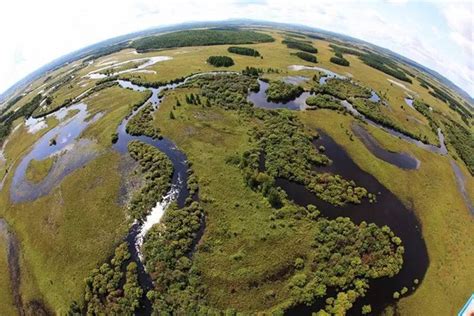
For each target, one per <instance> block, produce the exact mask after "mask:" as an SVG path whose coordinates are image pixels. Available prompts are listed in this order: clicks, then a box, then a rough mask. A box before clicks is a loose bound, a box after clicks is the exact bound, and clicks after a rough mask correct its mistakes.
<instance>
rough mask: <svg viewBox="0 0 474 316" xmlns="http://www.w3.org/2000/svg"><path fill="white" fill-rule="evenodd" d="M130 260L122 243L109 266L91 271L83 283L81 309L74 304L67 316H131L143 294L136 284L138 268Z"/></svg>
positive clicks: (125, 245)
mask: <svg viewBox="0 0 474 316" xmlns="http://www.w3.org/2000/svg"><path fill="white" fill-rule="evenodd" d="M129 259H130V253H129V252H128V249H127V243H122V244H121V245H119V246H118V247H117V248H116V249H115V255H114V257H113V258H112V260H110V263H104V264H102V265H101V266H100V267H99V268H97V269H94V270H92V272H91V274H90V275H89V276H88V277H87V279H86V280H85V283H86V287H85V294H84V306H80V305H79V304H78V303H77V302H74V303H73V304H72V305H71V310H70V311H69V315H83V314H87V315H112V314H113V315H133V314H134V312H135V311H136V309H137V308H138V307H139V306H140V300H141V298H142V295H143V290H142V288H141V287H140V285H139V284H138V277H137V264H136V263H135V262H130V260H129Z"/></svg>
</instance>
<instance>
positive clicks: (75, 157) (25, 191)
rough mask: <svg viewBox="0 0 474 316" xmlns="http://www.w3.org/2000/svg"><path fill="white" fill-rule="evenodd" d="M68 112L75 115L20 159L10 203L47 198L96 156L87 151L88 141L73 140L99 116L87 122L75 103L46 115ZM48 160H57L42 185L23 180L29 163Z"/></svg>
mask: <svg viewBox="0 0 474 316" xmlns="http://www.w3.org/2000/svg"><path fill="white" fill-rule="evenodd" d="M69 111H77V113H76V114H75V115H73V116H72V117H71V118H69V119H67V120H65V121H63V122H61V123H60V124H59V125H58V126H56V127H54V128H52V129H51V130H50V131H48V132H47V133H45V134H44V135H43V136H42V137H40V138H39V140H37V141H36V143H35V144H34V145H33V147H32V149H31V150H30V152H29V153H28V154H27V155H26V156H24V157H23V158H22V159H21V161H20V163H19V165H18V167H17V168H16V170H15V173H14V175H13V180H12V184H11V186H10V198H11V200H12V201H13V202H14V203H19V202H25V201H33V200H35V199H37V198H39V197H41V196H44V195H46V194H48V193H49V192H50V191H51V190H52V189H53V188H54V187H56V186H57V185H58V184H59V183H60V182H61V180H62V179H64V177H65V176H67V175H68V174H70V173H71V172H72V171H74V170H75V169H77V168H79V167H82V166H84V165H85V164H86V163H87V162H89V161H90V160H91V159H92V158H94V157H95V156H96V152H95V151H94V150H91V147H92V145H93V142H92V141H91V140H88V139H80V140H77V138H78V137H79V135H80V134H81V133H82V131H83V130H84V129H85V128H86V127H87V126H89V125H90V124H92V123H94V122H95V121H97V120H98V119H99V118H100V117H101V116H102V114H101V113H97V114H96V115H94V116H93V117H92V118H91V117H89V113H88V112H87V105H86V104H85V103H78V104H74V105H71V106H70V107H68V108H67V109H64V110H62V112H63V113H62V114H50V115H54V116H56V117H58V118H64V117H65V115H66V114H67V113H68V112H69ZM63 115H64V116H63ZM33 125H34V124H33ZM53 139H54V140H55V142H56V144H55V145H51V141H52V140H53ZM52 156H57V157H58V159H57V160H56V162H55V163H54V164H53V166H52V168H51V171H50V172H49V173H48V175H47V176H46V177H45V178H44V179H43V180H42V181H40V182H38V183H32V182H30V181H28V180H27V179H26V170H27V168H28V165H29V164H30V162H31V161H32V160H43V159H46V158H49V157H52Z"/></svg>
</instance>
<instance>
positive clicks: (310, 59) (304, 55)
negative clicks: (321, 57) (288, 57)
mask: <svg viewBox="0 0 474 316" xmlns="http://www.w3.org/2000/svg"><path fill="white" fill-rule="evenodd" d="M292 55H295V56H296V57H299V58H300V59H303V60H305V61H308V62H310V63H317V62H318V59H317V58H316V56H314V55H311V54H310V53H306V52H296V53H293V54H292Z"/></svg>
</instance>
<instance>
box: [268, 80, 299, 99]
mask: <svg viewBox="0 0 474 316" xmlns="http://www.w3.org/2000/svg"><path fill="white" fill-rule="evenodd" d="M266 93H267V100H269V101H273V102H287V101H290V100H293V99H295V98H297V97H299V96H300V95H301V94H302V93H303V88H301V87H300V86H295V85H293V84H290V83H286V82H283V81H271V82H270V85H269V86H268V89H267V91H266Z"/></svg>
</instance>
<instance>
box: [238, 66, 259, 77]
mask: <svg viewBox="0 0 474 316" xmlns="http://www.w3.org/2000/svg"><path fill="white" fill-rule="evenodd" d="M262 73H263V69H261V68H255V67H249V66H247V67H245V69H244V70H242V75H245V76H249V77H254V78H258V76H260V74H262Z"/></svg>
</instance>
